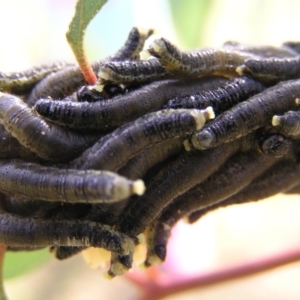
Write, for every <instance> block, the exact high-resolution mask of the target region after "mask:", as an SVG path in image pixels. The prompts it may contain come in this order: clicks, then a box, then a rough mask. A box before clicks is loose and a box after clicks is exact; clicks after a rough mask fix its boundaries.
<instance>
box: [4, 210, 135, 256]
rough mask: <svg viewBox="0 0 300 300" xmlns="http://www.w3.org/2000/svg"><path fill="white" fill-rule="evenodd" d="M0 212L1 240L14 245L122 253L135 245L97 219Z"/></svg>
mask: <svg viewBox="0 0 300 300" xmlns="http://www.w3.org/2000/svg"><path fill="white" fill-rule="evenodd" d="M0 216H1V217H0V226H1V231H0V241H1V242H2V243H5V244H9V245H11V246H14V247H21V248H22V247H24V246H25V247H26V246H27V247H47V246H53V245H57V246H93V247H100V248H104V249H107V250H108V251H112V252H117V253H121V254H127V253H129V252H131V251H132V250H133V248H134V242H133V240H132V239H131V238H129V237H127V236H126V235H124V234H122V233H119V232H116V231H114V230H113V229H112V228H111V226H108V225H102V224H100V223H98V222H90V221H79V220H74V221H73V220H45V219H37V218H22V217H18V216H16V215H13V214H7V213H4V212H2V213H1V214H0Z"/></svg>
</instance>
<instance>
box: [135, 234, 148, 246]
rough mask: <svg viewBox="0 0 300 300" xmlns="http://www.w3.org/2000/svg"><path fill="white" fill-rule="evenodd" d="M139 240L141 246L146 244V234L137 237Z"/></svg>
mask: <svg viewBox="0 0 300 300" xmlns="http://www.w3.org/2000/svg"><path fill="white" fill-rule="evenodd" d="M137 239H138V243H139V244H144V243H145V242H146V238H145V234H144V233H140V234H139V235H138V236H137Z"/></svg>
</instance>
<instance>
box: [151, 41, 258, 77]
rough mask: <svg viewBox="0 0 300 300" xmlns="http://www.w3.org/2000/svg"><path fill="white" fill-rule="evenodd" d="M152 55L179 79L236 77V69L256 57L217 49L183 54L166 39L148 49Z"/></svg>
mask: <svg viewBox="0 0 300 300" xmlns="http://www.w3.org/2000/svg"><path fill="white" fill-rule="evenodd" d="M148 51H149V52H150V54H151V55H153V56H155V57H156V58H158V59H159V61H160V62H161V64H162V65H163V66H164V67H165V68H166V69H167V70H168V71H169V72H171V73H172V74H173V75H175V76H178V77H199V76H207V75H212V74H217V75H223V76H236V75H237V73H236V68H237V67H238V66H240V65H242V64H243V63H244V62H245V60H246V59H249V58H253V57H255V56H254V55H251V54H250V53H245V52H239V51H232V50H226V49H225V48H224V49H222V48H220V49H215V48H207V49H201V50H199V51H192V52H182V51H180V50H179V49H178V48H177V47H176V46H174V45H173V44H171V43H170V42H169V41H167V40H166V39H164V38H160V39H158V40H155V41H154V42H153V43H152V44H151V45H150V46H149V48H148Z"/></svg>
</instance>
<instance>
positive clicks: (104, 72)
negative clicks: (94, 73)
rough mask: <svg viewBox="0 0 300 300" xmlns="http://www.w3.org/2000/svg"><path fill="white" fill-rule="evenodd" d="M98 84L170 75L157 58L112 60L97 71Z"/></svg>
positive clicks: (137, 80) (143, 81)
mask: <svg viewBox="0 0 300 300" xmlns="http://www.w3.org/2000/svg"><path fill="white" fill-rule="evenodd" d="M98 77H99V82H98V84H99V85H104V84H107V83H145V82H151V81H155V80H160V79H164V78H170V77H171V75H170V74H169V73H168V72H167V71H166V70H165V69H164V67H163V66H162V65H161V63H160V62H159V61H158V60H157V59H149V60H137V61H123V62H119V61H112V62H107V63H105V64H104V65H103V66H102V67H101V69H100V72H99V73H98Z"/></svg>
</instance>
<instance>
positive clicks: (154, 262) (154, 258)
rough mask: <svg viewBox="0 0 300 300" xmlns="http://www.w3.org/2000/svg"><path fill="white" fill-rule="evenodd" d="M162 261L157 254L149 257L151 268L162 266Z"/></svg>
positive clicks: (148, 261)
mask: <svg viewBox="0 0 300 300" xmlns="http://www.w3.org/2000/svg"><path fill="white" fill-rule="evenodd" d="M162 262H163V261H162V260H161V259H160V258H159V257H158V256H156V255H155V254H151V255H149V257H147V263H148V264H149V265H151V266H157V265H160V264H162Z"/></svg>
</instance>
